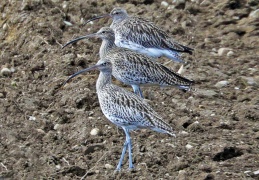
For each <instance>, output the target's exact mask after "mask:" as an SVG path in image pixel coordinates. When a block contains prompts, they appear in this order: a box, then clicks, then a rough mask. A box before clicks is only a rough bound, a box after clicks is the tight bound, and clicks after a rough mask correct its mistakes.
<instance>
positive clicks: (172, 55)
mask: <svg viewBox="0 0 259 180" xmlns="http://www.w3.org/2000/svg"><path fill="white" fill-rule="evenodd" d="M104 17H109V18H112V20H113V21H112V24H111V25H110V27H111V28H112V29H113V30H114V33H115V44H116V45H117V46H119V47H124V48H129V49H132V50H134V51H137V52H140V53H143V54H146V55H148V56H151V57H155V58H158V57H161V56H165V57H167V58H169V59H171V60H173V61H176V62H181V63H185V62H184V61H183V60H182V58H181V54H180V53H189V54H192V52H193V51H194V49H192V48H190V47H187V46H184V45H181V44H180V43H178V42H176V41H174V40H173V39H172V38H171V37H170V36H169V35H168V34H167V33H166V32H165V31H164V30H163V29H161V28H159V27H158V26H156V25H155V24H154V23H153V22H151V21H149V20H146V19H143V18H140V17H134V16H130V15H128V13H127V11H126V10H125V9H123V8H120V7H118V8H114V9H113V10H112V11H111V12H110V14H105V15H102V16H98V17H94V18H92V19H90V20H88V21H86V22H85V24H87V23H88V22H91V21H93V20H96V19H100V18H104Z"/></svg>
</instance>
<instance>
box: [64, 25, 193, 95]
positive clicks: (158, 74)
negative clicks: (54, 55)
mask: <svg viewBox="0 0 259 180" xmlns="http://www.w3.org/2000/svg"><path fill="white" fill-rule="evenodd" d="M89 37H99V38H101V39H102V40H103V41H102V45H101V48H100V51H99V54H100V57H101V59H102V60H106V61H110V62H111V63H112V66H113V67H112V68H113V72H112V75H113V76H114V77H115V78H116V79H118V80H120V81H121V82H123V83H125V84H128V85H131V86H132V87H133V89H134V92H135V93H137V94H140V95H141V96H142V93H141V90H140V87H139V86H140V85H142V84H152V85H159V86H176V87H178V88H179V89H184V90H189V89H190V88H191V85H192V84H193V83H194V82H193V81H192V80H189V79H187V78H185V77H182V76H181V75H179V74H177V73H175V72H173V71H171V70H169V69H168V68H166V67H165V66H163V65H162V64H160V63H158V62H156V61H155V60H154V59H153V58H151V57H149V56H146V55H144V54H141V53H137V52H135V51H132V50H130V49H126V48H120V47H117V46H116V45H115V44H114V39H115V37H114V32H113V30H112V29H111V28H108V27H103V28H101V29H100V30H99V31H98V32H97V33H95V34H91V35H87V36H83V37H80V38H77V39H76V40H72V41H71V42H76V41H77V40H81V39H83V38H89ZM71 42H69V43H67V44H66V45H68V44H70V43H71ZM66 45H65V46H66Z"/></svg>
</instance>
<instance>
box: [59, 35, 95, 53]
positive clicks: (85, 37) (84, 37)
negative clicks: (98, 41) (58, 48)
mask: <svg viewBox="0 0 259 180" xmlns="http://www.w3.org/2000/svg"><path fill="white" fill-rule="evenodd" d="M91 37H96V33H94V34H89V35H86V36H81V37H79V38H76V39H73V40H72V41H69V42H68V43H66V44H65V45H64V46H62V49H63V48H65V47H66V46H68V45H69V44H73V43H75V42H77V41H80V40H82V39H87V38H91Z"/></svg>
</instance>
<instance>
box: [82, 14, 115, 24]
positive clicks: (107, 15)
mask: <svg viewBox="0 0 259 180" xmlns="http://www.w3.org/2000/svg"><path fill="white" fill-rule="evenodd" d="M105 17H109V18H111V15H110V14H104V15H101V16H97V17H94V18H92V19H89V20H87V21H86V22H85V23H84V25H86V24H87V23H89V22H91V21H94V20H97V19H101V18H105Z"/></svg>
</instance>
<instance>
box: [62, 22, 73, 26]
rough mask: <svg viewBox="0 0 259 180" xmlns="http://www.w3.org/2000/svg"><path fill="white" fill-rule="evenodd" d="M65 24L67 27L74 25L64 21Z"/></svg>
mask: <svg viewBox="0 0 259 180" xmlns="http://www.w3.org/2000/svg"><path fill="white" fill-rule="evenodd" d="M64 23H65V24H66V25H67V26H73V24H72V23H71V22H68V21H64Z"/></svg>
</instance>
